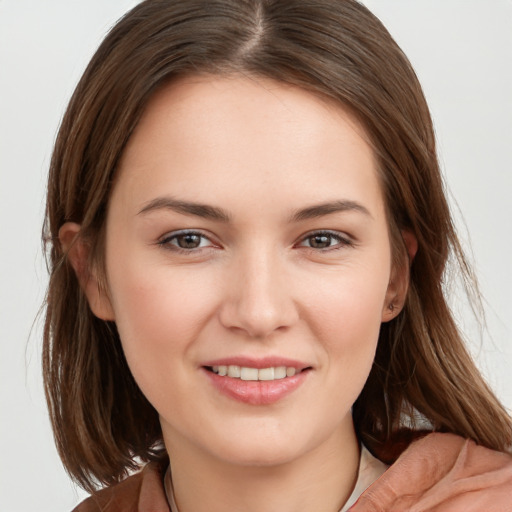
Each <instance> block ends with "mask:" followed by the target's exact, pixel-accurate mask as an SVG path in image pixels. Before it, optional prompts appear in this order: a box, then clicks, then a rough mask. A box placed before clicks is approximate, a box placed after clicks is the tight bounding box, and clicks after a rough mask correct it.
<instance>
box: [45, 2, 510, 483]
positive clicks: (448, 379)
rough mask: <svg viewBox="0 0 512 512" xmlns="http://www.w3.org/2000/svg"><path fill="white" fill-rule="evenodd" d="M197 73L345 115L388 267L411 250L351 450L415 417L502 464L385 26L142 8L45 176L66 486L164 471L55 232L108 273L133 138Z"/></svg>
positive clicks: (442, 220)
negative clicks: (171, 92)
mask: <svg viewBox="0 0 512 512" xmlns="http://www.w3.org/2000/svg"><path fill="white" fill-rule="evenodd" d="M193 73H214V74H231V73H243V74H248V75H256V76H263V77H268V78H272V79H276V80H280V81H284V82H288V83H291V84H294V85H296V86H299V87H302V88H304V89H307V90H309V91H311V92H313V93H315V94H320V95H322V96H323V97H325V96H327V97H329V98H331V99H333V100H334V101H336V102H338V103H339V104H342V105H344V106H345V107H348V108H349V109H350V110H351V111H352V112H353V113H354V115H356V116H357V118H358V119H359V121H360V122H361V123H362V124H363V126H364V127H365V129H366V132H367V134H368V136H369V137H370V139H371V142H372V144H373V147H374V150H375V153H376V155H377V157H378V161H379V171H380V178H381V180H382V186H383V190H384V194H385V197H386V202H387V209H388V216H389V224H390V231H391V235H392V240H393V245H394V249H395V260H396V264H397V265H404V264H407V262H406V261H404V260H405V258H404V254H405V250H404V244H403V240H402V238H401V236H400V230H401V229H404V228H405V229H408V230H410V231H411V232H412V233H413V234H414V235H415V236H416V238H417V240H418V252H417V255H416V257H415V259H414V261H413V263H412V265H411V278H410V288H409V292H408V296H407V299H406V303H405V306H404V310H403V312H402V313H401V314H400V315H399V316H398V317H397V318H396V319H394V320H393V321H391V322H389V323H386V324H383V325H382V328H381V332H380V339H379V344H378V349H377V355H376V358H375V362H374V365H373V368H372V370H371V373H370V377H369V379H368V381H367V383H366V385H365V387H364V389H363V391H362V393H361V395H360V396H359V398H358V399H357V401H356V403H355V405H354V408H353V416H354V422H355V425H356V429H357V432H358V435H359V437H360V439H361V440H362V441H363V442H364V443H365V444H366V445H367V446H368V447H369V448H370V449H371V450H372V451H373V452H374V453H375V454H376V455H377V456H379V457H380V458H381V459H383V460H385V461H388V462H390V461H392V460H393V459H394V458H396V456H397V455H398V454H399V452H400V451H401V450H403V448H404V447H405V446H406V445H407V443H408V442H410V439H411V438H412V437H413V436H414V435H415V434H414V432H416V431H417V430H416V429H417V428H418V422H417V418H418V417H420V418H422V422H421V424H420V426H423V427H425V424H426V425H427V427H426V428H427V429H429V430H437V431H448V432H454V433H456V434H459V435H462V436H464V437H468V438H472V439H474V440H475V441H476V442H478V443H480V444H482V445H485V446H487V447H490V448H493V449H497V450H505V449H506V448H507V447H508V446H509V445H510V444H511V443H512V429H511V422H510V418H509V416H508V415H507V413H506V412H505V410H504V409H503V407H502V406H501V405H500V403H499V402H498V401H497V399H496V398H495V397H494V395H493V394H492V393H491V391H490V390H489V388H488V387H487V385H486V384H485V383H484V381H483V380H482V378H481V376H480V374H479V372H478V370H477V369H476V368H475V366H474V363H473V362H472V361H471V359H470V357H469V355H468V353H467V351H466V349H465V347H464V344H463V341H462V339H461V336H460V334H459V332H458V330H457V327H456V325H455V322H454V320H453V318H452V315H451V313H450V310H449V308H448V306H447V303H446V300H445V295H444V292H443V285H444V280H445V278H446V268H445V267H446V264H447V260H448V259H449V258H450V257H452V259H453V260H454V261H455V262H456V263H458V265H459V267H460V269H461V273H462V276H463V278H465V279H466V281H467V282H468V283H471V280H472V276H471V272H470V270H469V267H468V266H467V264H466V261H465V259H464V256H463V253H462V250H461V247H460V244H459V242H458V239H457V236H456V234H455V230H454V227H453V224H452V220H451V216H450V212H449V209H448V205H447V202H446V198H445V194H444V189H443V182H442V178H441V175H440V171H439V166H438V162H437V157H436V147H435V138H434V133H433V127H432V122H431V118H430V114H429V110H428V107H427V105H426V102H425V98H424V96H423V93H422V90H421V87H420V85H419V83H418V80H417V78H416V75H415V73H414V71H413V69H412V68H411V65H410V64H409V62H408V60H407V58H406V57H405V56H404V54H403V53H402V51H401V50H400V48H399V47H398V46H397V45H396V43H395V42H394V41H393V39H392V38H391V36H390V35H389V33H388V32H387V31H386V29H385V28H384V27H383V26H382V24H381V23H380V21H379V20H378V19H377V18H375V17H374V16H373V15H372V14H371V13H370V12H369V11H368V10H367V9H366V8H365V7H363V6H362V5H360V4H359V3H358V2H356V1H355V0H315V1H307V0H287V1H282V0H185V1H170V0H147V1H145V2H142V3H141V4H139V5H138V6H136V7H135V8H134V9H133V10H132V11H131V12H129V13H128V14H126V15H125V16H124V17H123V18H122V19H121V20H120V21H119V22H118V23H117V24H116V25H115V26H114V28H113V29H112V30H111V32H110V33H109V34H108V36H107V37H106V39H105V40H104V41H103V43H102V44H101V46H100V47H99V49H98V51H97V52H96V54H95V55H94V57H93V59H92V61H91V62H90V64H89V66H88V67H87V69H86V71H85V73H84V75H83V77H82V79H81V81H80V83H79V84H78V86H77V88H76V91H75V93H74V95H73V97H72V99H71V102H70V104H69V107H68V109H67V112H66V114H65V116H64V119H63V121H62V125H61V128H60V131H59V134H58V137H57V141H56V144H55V151H54V154H53V158H52V161H51V168H50V176H49V184H48V202H47V217H46V222H45V229H44V237H45V240H47V241H49V242H50V248H51V250H50V251H49V268H50V273H51V276H50V284H49V290H48V295H47V314H46V324H45V332H44V354H43V371H44V379H45V389H46V396H47V400H48V404H49V409H50V416H51V419H52V423H53V428H54V433H55V438H56V443H57V447H58V449H59V452H60V455H61V458H62V460H63V462H64V465H65V467H66V468H67V470H68V471H69V473H70V474H71V475H72V476H73V477H74V478H75V479H76V480H77V481H78V482H79V483H80V484H81V485H82V486H83V487H85V488H87V489H88V490H93V489H94V487H95V486H96V485H97V484H98V483H99V484H111V483H113V482H116V481H119V480H120V479H122V478H123V477H124V476H125V475H126V474H127V471H128V470H130V469H134V468H136V467H137V466H138V464H140V463H141V462H143V461H147V460H151V459H155V458H160V457H162V456H163V455H164V448H163V445H162V439H161V430H160V425H159V421H158V415H157V412H156V411H155V410H154V409H153V407H152V406H151V405H150V404H149V402H148V401H147V400H146V398H145V397H144V396H143V395H142V393H141V391H140V390H139V388H138V386H137V384H136V383H135V381H134V380H133V377H132V376H131V373H130V371H129V369H128V366H127V364H126V361H125V359H124V355H123V352H122V349H121V345H120V341H119V336H118V334H117V331H116V326H115V324H114V323H110V322H105V321H102V320H100V319H98V318H96V317H95V316H94V315H93V314H92V313H91V311H90V309H89V306H88V304H87V300H86V298H85V296H84V294H83V292H82V290H81V289H80V286H79V283H78V280H77V278H76V275H75V273H74V271H73V269H72V268H71V265H70V264H69V263H68V261H67V259H66V255H65V254H64V253H63V251H62V248H61V246H60V244H59V243H58V231H59V228H60V227H61V226H62V225H63V224H64V223H65V222H67V221H74V222H77V223H79V224H80V225H81V236H82V237H83V239H84V240H85V241H86V243H87V244H89V245H90V248H91V262H90V263H91V264H95V265H97V267H98V268H100V269H101V267H102V262H103V237H104V223H105V216H106V208H107V204H108V200H109V196H110V193H111V187H112V182H113V177H114V174H115V171H116V166H117V164H118V162H119V159H120V156H121V154H122V152H123V149H124V147H125V145H126V143H127V141H128V139H129V137H130V134H131V133H132V131H133V130H134V128H135V126H136V124H137V122H138V119H139V118H140V116H141V114H142V112H143V110H144V108H145V105H146V104H147V102H148V99H149V98H150V97H151V95H152V94H153V93H154V92H155V90H156V89H157V88H158V87H160V86H162V85H163V84H165V83H168V82H169V80H172V79H173V77H177V76H180V75H184V74H193ZM404 432H405V434H404ZM398 434H400V435H398Z"/></svg>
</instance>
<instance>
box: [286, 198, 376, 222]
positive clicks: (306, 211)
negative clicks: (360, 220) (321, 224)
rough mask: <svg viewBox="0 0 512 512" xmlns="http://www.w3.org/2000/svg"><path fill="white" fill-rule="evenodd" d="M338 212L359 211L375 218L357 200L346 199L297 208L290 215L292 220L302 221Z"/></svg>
mask: <svg viewBox="0 0 512 512" xmlns="http://www.w3.org/2000/svg"><path fill="white" fill-rule="evenodd" d="M338 212H359V213H362V214H364V215H367V216H368V217H370V218H373V217H372V214H371V213H370V212H369V211H368V209H367V208H366V207H364V206H363V205H362V204H360V203H357V202H356V201H349V200H346V199H344V200H341V201H330V202H328V203H322V204H318V205H313V206H309V207H308V208H303V209H301V210H297V211H296V212H295V213H293V214H292V216H291V217H290V221H291V222H300V221H303V220H309V219H315V218H317V217H323V216H325V215H330V214H332V213H338Z"/></svg>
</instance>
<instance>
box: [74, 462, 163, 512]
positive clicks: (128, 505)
mask: <svg viewBox="0 0 512 512" xmlns="http://www.w3.org/2000/svg"><path fill="white" fill-rule="evenodd" d="M163 472H164V468H163V467H162V466H161V465H159V464H156V463H150V464H147V465H146V466H145V467H144V469H143V470H142V471H140V472H139V473H136V474H135V475H132V476H129V477H128V478H126V479H125V480H123V481H122V482H121V483H119V484H117V485H113V486H111V487H107V488H105V489H102V490H101V491H98V492H97V493H95V494H93V495H92V496H90V497H89V498H87V499H86V500H85V501H83V502H82V503H80V505H78V506H77V507H76V508H75V509H74V510H73V512H169V506H168V504H167V498H166V496H165V490H164V486H163Z"/></svg>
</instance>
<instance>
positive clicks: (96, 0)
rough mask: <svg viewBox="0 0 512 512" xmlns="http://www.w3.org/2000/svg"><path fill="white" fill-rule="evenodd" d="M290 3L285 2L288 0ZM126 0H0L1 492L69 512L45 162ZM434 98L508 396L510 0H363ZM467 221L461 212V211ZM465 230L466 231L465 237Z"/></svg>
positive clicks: (483, 350) (500, 382)
mask: <svg viewBox="0 0 512 512" xmlns="http://www.w3.org/2000/svg"><path fill="white" fill-rule="evenodd" d="M283 1H285V0H283ZM136 3H137V2H136V1H134V0H108V1H106V0H80V1H79V0H44V1H41V0H0V378H1V387H0V411H1V412H0V422H1V423H0V455H1V458H0V471H1V472H0V503H2V505H1V508H2V510H3V511H5V512H28V511H30V512H32V511H38V512H45V511H48V512H50V511H51V512H55V511H63V512H64V511H69V510H71V509H72V508H73V506H74V505H75V504H76V503H78V501H80V499H82V498H83V496H84V493H83V492H82V491H78V490H76V488H75V487H74V486H73V485H72V484H71V483H70V481H69V478H68V477H67V475H66V473H65V472H64V470H63V468H62V466H61V464H60V461H59V458H58V456H57V453H56V450H55V447H54V444H53V439H52V433H51V430H50V426H49V421H48V419H47V412H46V406H45V403H44V396H43V391H42V384H41V376H40V373H41V372H40V361H41V358H40V351H41V323H42V322H41V321H40V320H39V321H36V322H35V323H34V319H35V318H36V315H37V312H38V309H39V307H40V305H41V303H42V301H43V298H44V293H45V287H46V282H47V276H46V269H45V265H44V261H43V257H42V252H41V249H40V231H41V224H42V219H43V211H44V192H45V180H46V174H47V168H48V162H49V158H50V155H51V151H52V143H53V141H54V138H55V134H56V131H57V127H58V125H59V122H60V119H61V116H62V113H63V110H64V108H65V105H66V103H67V101H68V99H69V97H70V95H71V93H72V90H73V88H74V86H75V84H76V82H77V80H78V78H79V76H80V74H81V72H82V71H83V69H84V67H85V65H86V63H87V61H88V60H89V58H90V57H91V56H92V53H93V52H94V50H95V48H96V47H97V45H98V44H99V42H100V40H101V39H102V37H103V36H104V35H105V33H106V31H107V30H108V29H109V27H110V26H111V25H112V24H113V23H114V22H115V21H116V20H117V19H118V18H119V17H120V16H121V15H122V14H123V13H124V12H126V11H127V10H128V9H129V8H131V7H132V6H134V5H135V4H136ZM364 3H365V4H366V5H367V6H368V7H370V9H372V10H373V12H374V13H375V14H377V15H378V16H379V17H380V18H381V20H382V21H383V22H384V24H385V25H386V26H387V27H388V29H389V30H390V32H391V33H392V35H393V36H394V37H395V38H396V40H397V41H398V43H399V44H400V45H401V46H402V48H403V49H404V51H405V53H406V54H407V55H408V56H409V58H410V60H411V62H412V64H413V66H414V67H415V69H416V71H417V73H418V75H419V78H420V80H421V82H422V84H423V86H424V90H425V93H426V96H427V99H428V101H429V104H430V107H431V110H432V114H433V117H434V122H435V126H436V132H437V136H438V142H439V149H440V157H441V162H442V167H443V170H444V172H445V176H446V182H447V186H448V188H449V190H450V193H451V201H452V205H453V208H454V213H455V217H456V219H457V222H458V225H459V228H460V230H461V235H462V238H463V240H464V241H465V244H466V247H467V248H468V250H470V241H469V240H470V239H471V246H472V253H473V256H472V258H473V260H474V264H475V268H476V270H477V274H478V277H479V279H480V284H481V288H482V291H483V293H484V296H485V298H486V302H487V305H486V308H487V320H488V329H487V332H486V333H485V335H484V337H483V340H482V341H480V336H479V332H478V326H477V325H475V324H474V323H473V322H471V321H470V320H468V319H469V318H470V316H469V314H468V310H467V307H466V306H465V305H464V302H463V301H462V300H461V299H460V295H459V294H457V293H456V294H454V296H453V305H454V309H455V310H456V312H457V314H458V317H459V320H460V323H461V326H463V327H464V329H465V330H466V332H467V334H468V337H469V338H470V339H471V340H472V342H471V347H470V348H471V351H472V353H473V354H474V355H475V357H476V359H477V361H478V364H479V366H480V368H481V369H482V371H483V372H484V374H485V375H486V377H487V379H488V381H489V383H490V385H491V386H492V387H493V389H494V390H495V391H496V393H497V394H498V396H499V397H500V398H501V399H502V401H503V402H504V403H505V405H506V406H507V407H508V408H511V407H512V372H510V367H512V271H511V268H510V267H511V265H512V257H511V254H512V228H511V223H512V200H511V191H512V157H511V150H512V1H511V0H366V1H365V2H364ZM463 219H464V220H463ZM468 233H469V236H468Z"/></svg>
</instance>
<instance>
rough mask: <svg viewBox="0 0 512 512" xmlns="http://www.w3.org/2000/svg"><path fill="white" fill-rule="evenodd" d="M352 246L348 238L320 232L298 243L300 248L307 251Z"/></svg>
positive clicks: (339, 234) (335, 233)
mask: <svg viewBox="0 0 512 512" xmlns="http://www.w3.org/2000/svg"><path fill="white" fill-rule="evenodd" d="M351 245H353V244H352V242H351V241H350V239H349V238H347V237H345V236H342V234H341V233H337V232H330V231H321V232H317V233H311V234H309V235H308V236H306V237H305V238H303V240H302V242H300V244H299V246H300V247H307V248H309V249H318V250H322V249H341V248H342V247H347V246H351Z"/></svg>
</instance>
